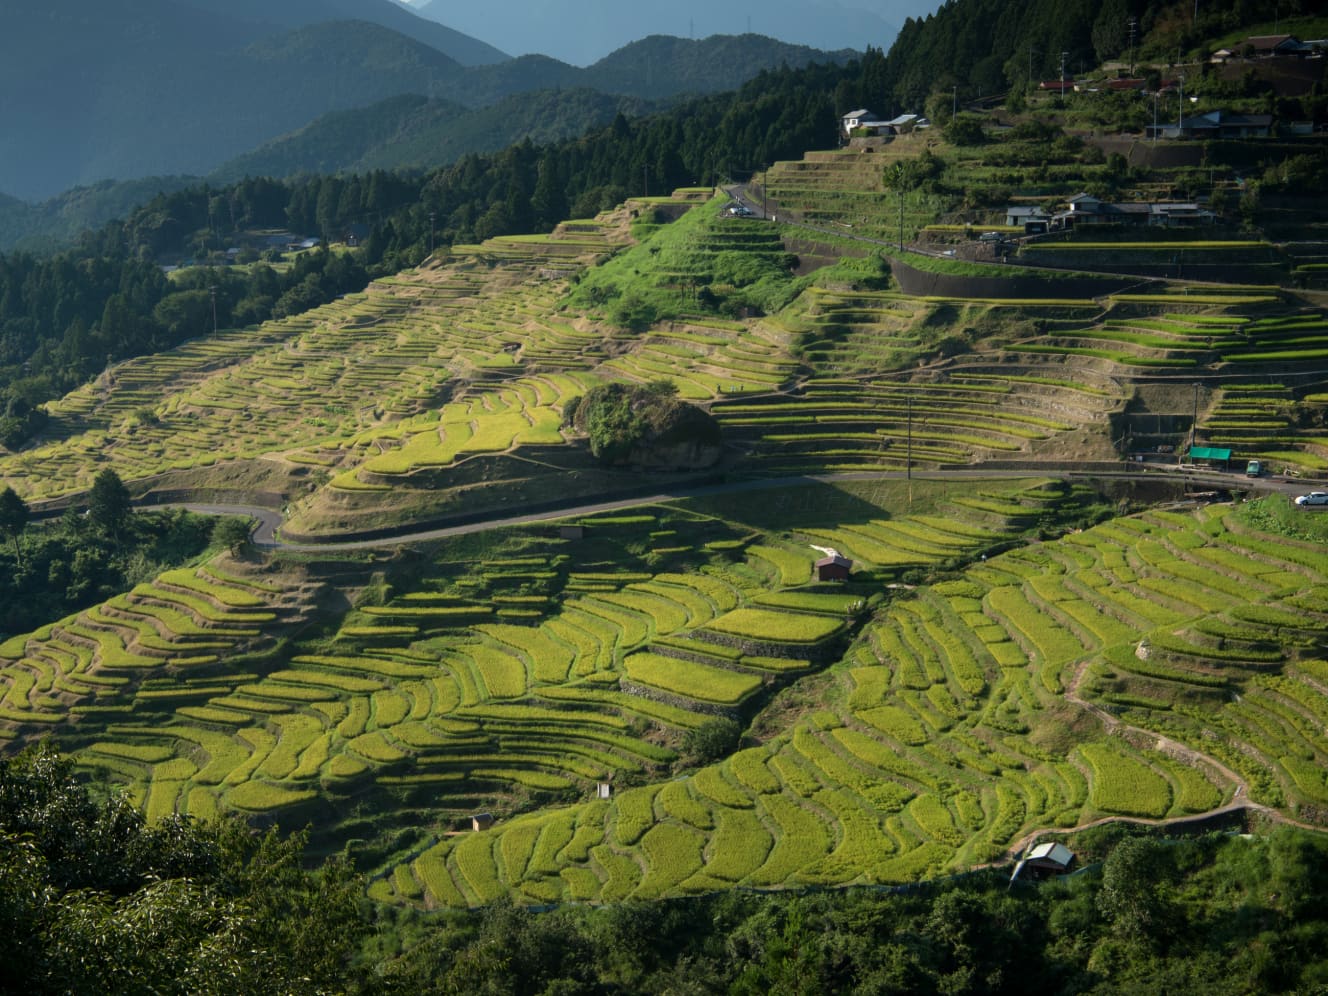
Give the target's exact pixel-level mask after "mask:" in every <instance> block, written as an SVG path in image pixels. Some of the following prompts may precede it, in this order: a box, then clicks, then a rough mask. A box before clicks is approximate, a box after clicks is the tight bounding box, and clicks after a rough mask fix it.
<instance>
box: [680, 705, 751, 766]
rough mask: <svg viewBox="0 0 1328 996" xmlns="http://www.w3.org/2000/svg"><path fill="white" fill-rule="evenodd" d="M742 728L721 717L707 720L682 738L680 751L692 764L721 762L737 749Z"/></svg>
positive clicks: (734, 722)
mask: <svg viewBox="0 0 1328 996" xmlns="http://www.w3.org/2000/svg"><path fill="white" fill-rule="evenodd" d="M741 740H742V727H741V726H740V725H739V724H738V722H737V720H733V719H729V718H728V717H727V716H721V717H719V718H717V719H708V720H706V721H705V722H704V723H702V724H701V725H700V726H698V727H697V728H696V729H694V730H688V731H687V733H686V734H684V735H683V738H682V750H683V753H684V754H685V755H686V756H687V759H688V760H689V761H691V762H692V763H693V764H710V763H712V762H714V761H721V760H723V759H724V758H726V757H728V756H729V755H730V754H732V753H733V752H734V751H735V750H737V749H738V744H739V742H740V741H741Z"/></svg>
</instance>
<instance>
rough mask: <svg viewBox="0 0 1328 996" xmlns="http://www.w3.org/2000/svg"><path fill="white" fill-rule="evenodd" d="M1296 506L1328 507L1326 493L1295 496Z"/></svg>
mask: <svg viewBox="0 0 1328 996" xmlns="http://www.w3.org/2000/svg"><path fill="white" fill-rule="evenodd" d="M1296 504H1297V505H1300V506H1302V507H1304V506H1305V505H1328V491H1311V492H1310V493H1309V494H1307V495H1297V496H1296Z"/></svg>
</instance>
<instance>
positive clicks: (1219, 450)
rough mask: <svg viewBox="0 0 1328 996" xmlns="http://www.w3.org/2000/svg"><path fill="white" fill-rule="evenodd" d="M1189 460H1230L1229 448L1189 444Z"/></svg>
mask: <svg viewBox="0 0 1328 996" xmlns="http://www.w3.org/2000/svg"><path fill="white" fill-rule="evenodd" d="M1190 459H1191V460H1221V461H1222V462H1223V463H1229V462H1230V461H1231V450H1230V448H1229V447H1219V446H1191V447H1190Z"/></svg>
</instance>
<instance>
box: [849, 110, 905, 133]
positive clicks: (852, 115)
mask: <svg viewBox="0 0 1328 996" xmlns="http://www.w3.org/2000/svg"><path fill="white" fill-rule="evenodd" d="M840 126H841V130H840V135H841V136H842V137H843V138H844V139H845V140H848V139H850V138H859V137H877V136H880V135H893V134H894V131H893V130H892V129H891V128H890V125H889V122H887V121H885V120H884V119H882V118H878V117H877V116H876V115H875V114H873V113H872V112H871V111H869V110H867V109H866V108H865V107H863V108H860V109H858V110H856V111H849V112H848V113H847V114H845V115H844V116H843V117H842V118H840Z"/></svg>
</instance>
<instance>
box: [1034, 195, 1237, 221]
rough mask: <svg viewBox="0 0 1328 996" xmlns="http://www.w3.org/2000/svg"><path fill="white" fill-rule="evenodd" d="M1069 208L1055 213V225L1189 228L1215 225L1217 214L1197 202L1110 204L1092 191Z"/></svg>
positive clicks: (1078, 197)
mask: <svg viewBox="0 0 1328 996" xmlns="http://www.w3.org/2000/svg"><path fill="white" fill-rule="evenodd" d="M1067 203H1068V205H1069V206H1068V208H1067V209H1066V210H1064V211H1060V212H1057V213H1056V214H1055V215H1053V216H1052V219H1051V227H1052V228H1075V227H1078V226H1080V225H1149V226H1152V227H1155V228H1185V227H1190V226H1194V225H1211V224H1213V223H1215V222H1216V221H1217V215H1216V214H1214V213H1213V212H1212V211H1210V210H1208V208H1206V207H1203V206H1202V205H1200V204H1195V203H1169V202H1168V203H1149V202H1144V201H1139V202H1137V203H1130V202H1125V203H1120V204H1109V203H1107V202H1106V201H1103V200H1099V199H1098V198H1096V197H1094V196H1092V195H1091V194H1079V195H1078V196H1077V197H1071V198H1070V200H1069V201H1068V202H1067Z"/></svg>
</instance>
